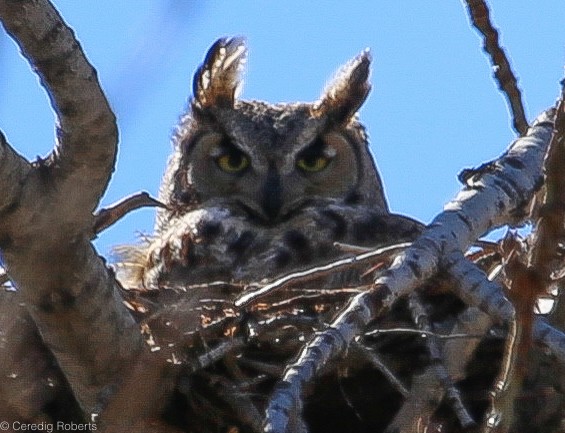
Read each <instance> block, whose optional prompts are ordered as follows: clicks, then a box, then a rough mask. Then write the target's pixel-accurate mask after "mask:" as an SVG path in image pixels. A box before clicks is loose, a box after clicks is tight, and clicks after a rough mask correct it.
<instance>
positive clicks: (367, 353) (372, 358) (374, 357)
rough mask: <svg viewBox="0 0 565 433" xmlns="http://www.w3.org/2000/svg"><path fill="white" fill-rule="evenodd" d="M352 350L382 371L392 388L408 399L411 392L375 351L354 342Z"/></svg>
mask: <svg viewBox="0 0 565 433" xmlns="http://www.w3.org/2000/svg"><path fill="white" fill-rule="evenodd" d="M350 349H351V350H354V351H356V352H358V353H359V354H360V355H361V356H362V357H363V358H365V359H366V360H367V361H368V362H369V364H371V366H372V367H374V368H375V369H376V370H378V371H380V372H381V373H382V374H383V376H384V377H386V378H387V380H388V381H389V382H390V384H391V385H392V386H394V388H395V389H396V390H397V391H398V392H399V393H400V394H401V395H402V397H404V398H406V397H407V396H408V395H409V394H410V392H409V391H408V390H407V389H406V387H405V386H404V384H403V383H402V382H401V381H400V379H398V378H397V377H396V376H395V375H394V373H393V372H392V371H391V370H390V368H388V367H387V366H386V365H385V363H384V362H383V361H382V360H381V358H380V357H379V355H378V354H376V353H375V351H374V350H373V349H371V348H370V347H367V346H365V345H363V344H361V343H358V342H354V343H353V344H352V345H351V347H350Z"/></svg>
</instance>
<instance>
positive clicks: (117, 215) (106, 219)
mask: <svg viewBox="0 0 565 433" xmlns="http://www.w3.org/2000/svg"><path fill="white" fill-rule="evenodd" d="M142 207H163V208H164V207H165V205H164V204H163V203H161V202H160V201H158V200H156V199H154V198H153V197H151V196H150V195H149V193H147V192H145V191H142V192H138V193H136V194H133V195H130V196H129V197H126V198H124V199H122V200H120V201H118V202H116V203H113V204H111V205H110V206H108V207H106V208H103V209H100V210H99V211H98V212H97V213H96V215H95V216H94V227H93V232H94V234H95V235H96V234H98V233H100V232H101V231H103V230H106V229H107V228H108V227H110V226H111V225H113V224H115V223H116V222H117V221H119V220H120V219H122V218H123V217H124V216H126V215H127V214H128V213H130V212H132V211H134V210H137V209H139V208H142Z"/></svg>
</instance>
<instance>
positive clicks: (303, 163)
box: [296, 156, 330, 173]
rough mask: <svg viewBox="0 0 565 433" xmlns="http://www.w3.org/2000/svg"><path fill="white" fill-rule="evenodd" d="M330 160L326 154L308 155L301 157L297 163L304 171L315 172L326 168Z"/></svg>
mask: <svg viewBox="0 0 565 433" xmlns="http://www.w3.org/2000/svg"><path fill="white" fill-rule="evenodd" d="M329 162H330V159H329V158H326V157H325V156H308V157H306V158H300V159H299V160H298V161H297V162H296V165H297V166H298V168H300V169H302V170H304V171H307V172H310V173H315V172H317V171H322V170H323V169H324V168H326V167H327V166H328V164H329Z"/></svg>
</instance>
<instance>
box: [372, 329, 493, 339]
mask: <svg viewBox="0 0 565 433" xmlns="http://www.w3.org/2000/svg"><path fill="white" fill-rule="evenodd" d="M381 334H413V335H417V336H420V337H434V338H439V339H440V340H455V339H462V338H463V339H465V338H474V339H477V338H484V334H439V333H437V332H433V331H425V330H423V329H414V328H388V329H374V330H372V331H369V332H366V333H365V336H370V337H376V336H378V335H381Z"/></svg>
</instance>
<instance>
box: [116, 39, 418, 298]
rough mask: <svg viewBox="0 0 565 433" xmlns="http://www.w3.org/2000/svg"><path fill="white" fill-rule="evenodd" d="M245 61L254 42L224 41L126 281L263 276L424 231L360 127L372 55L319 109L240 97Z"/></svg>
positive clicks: (210, 57)
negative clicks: (401, 212)
mask: <svg viewBox="0 0 565 433" xmlns="http://www.w3.org/2000/svg"><path fill="white" fill-rule="evenodd" d="M246 55H247V50H246V47H245V43H244V40H243V39H241V38H231V39H220V40H218V41H217V42H216V43H215V44H214V45H213V46H212V47H211V48H210V50H209V52H208V53H207V55H206V58H205V60H204V63H203V64H202V66H200V68H199V69H198V70H197V72H196V74H195V76H194V82H193V83H194V84H193V97H192V99H191V101H190V104H189V111H188V113H187V114H186V115H184V116H183V117H182V118H181V121H180V124H179V126H178V128H177V130H176V133H175V134H174V137H173V144H174V153H173V155H172V157H171V159H170V161H169V164H168V168H167V171H166V174H165V176H164V180H163V184H162V186H161V191H160V200H161V201H162V202H163V203H164V204H165V205H166V206H167V208H166V209H164V210H161V211H159V213H158V216H157V222H156V228H155V236H154V237H152V238H151V239H150V241H149V243H148V244H147V246H146V248H144V249H138V250H136V252H135V255H136V257H135V260H133V261H132V260H128V262H129V263H134V262H135V263H136V265H135V266H134V267H133V272H130V275H129V276H128V277H127V278H124V277H122V279H123V280H127V281H129V282H130V284H132V285H134V286H140V285H141V286H144V287H146V288H162V287H179V286H186V285H189V284H192V283H198V282H206V281H214V280H238V281H247V282H250V281H259V280H262V279H264V278H268V277H273V276H274V275H277V274H280V273H283V272H287V271H289V270H292V269H296V268H299V267H303V266H307V265H311V264H313V263H316V262H320V261H322V260H327V259H329V258H332V257H336V256H337V255H339V254H343V253H341V252H340V251H339V250H338V249H336V248H335V247H334V245H333V243H334V242H336V241H341V242H344V243H352V244H358V245H365V246H367V245H370V246H379V245H383V244H386V243H390V242H398V241H402V240H406V239H410V238H412V237H413V236H414V235H415V234H416V233H417V232H419V230H420V228H421V225H420V224H419V223H417V222H415V221H413V220H410V219H408V218H405V217H402V216H398V215H394V214H391V213H390V212H389V209H388V206H387V203H386V199H385V196H384V192H383V186H382V183H381V179H380V177H379V174H378V172H377V169H376V167H375V163H374V161H373V158H372V157H371V154H370V152H369V149H368V141H367V134H366V132H365V128H364V127H363V126H362V124H361V123H359V121H358V120H357V111H358V110H359V108H360V107H361V105H362V104H363V102H364V101H365V99H366V97H367V95H368V93H369V90H370V84H369V82H368V76H369V66H370V62H371V58H370V54H369V52H368V51H364V52H362V53H361V54H359V55H358V56H357V57H355V58H353V59H352V60H351V61H349V62H348V63H347V64H345V65H344V66H343V67H342V68H341V69H340V71H339V72H338V73H337V75H336V77H335V78H334V80H333V81H331V82H330V84H329V85H328V86H327V87H326V89H325V90H324V92H323V93H322V96H321V98H320V99H319V100H318V101H316V102H314V103H282V104H269V103H266V102H261V101H242V100H240V99H238V97H237V95H238V92H239V89H240V85H241V81H240V76H239V74H240V71H241V69H242V66H243V65H244V63H245V60H246ZM130 259H131V257H130ZM130 270H131V268H130ZM132 276H133V278H132Z"/></svg>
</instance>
